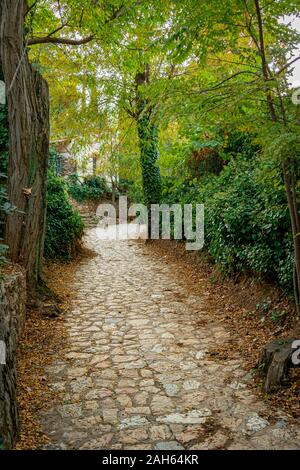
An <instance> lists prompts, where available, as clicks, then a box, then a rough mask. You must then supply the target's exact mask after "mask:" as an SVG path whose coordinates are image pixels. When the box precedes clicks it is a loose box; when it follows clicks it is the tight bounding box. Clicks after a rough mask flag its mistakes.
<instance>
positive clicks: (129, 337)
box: [41, 229, 300, 450]
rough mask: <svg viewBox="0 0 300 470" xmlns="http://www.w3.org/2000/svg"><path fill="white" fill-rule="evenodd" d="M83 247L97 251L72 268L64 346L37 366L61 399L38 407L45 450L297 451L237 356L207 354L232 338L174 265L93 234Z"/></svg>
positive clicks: (298, 441) (283, 420) (297, 439)
mask: <svg viewBox="0 0 300 470" xmlns="http://www.w3.org/2000/svg"><path fill="white" fill-rule="evenodd" d="M86 244H87V246H88V247H89V248H92V249H93V250H94V251H95V252H97V256H95V257H94V258H92V259H88V260H85V261H84V262H83V263H81V264H80V265H79V267H78V272H77V275H76V279H75V281H74V284H75V285H74V291H75V295H76V297H75V299H74V306H73V309H72V311H71V312H70V313H69V314H68V315H67V318H66V328H67V330H68V333H69V341H68V343H67V344H66V345H65V349H64V355H63V356H62V357H63V359H61V358H60V359H57V360H56V362H55V363H53V365H52V366H51V367H48V369H47V373H48V374H49V380H50V383H51V387H53V389H54V390H57V391H58V392H61V395H62V400H61V402H60V403H58V404H57V405H55V407H54V408H52V409H50V410H48V411H44V412H41V420H42V424H43V428H44V431H45V433H46V434H47V435H48V437H49V438H50V441H51V443H50V444H49V445H48V446H47V448H50V449H162V450H173V449H174V450H175V449H224V448H225V449H299V448H300V428H299V427H298V426H296V425H295V424H291V423H289V421H288V418H287V416H285V414H284V413H279V412H278V413H277V414H276V413H275V414H274V413H273V412H271V411H270V410H269V409H268V406H267V405H266V404H265V403H264V402H262V401H260V399H259V398H258V397H257V396H256V395H254V393H253V391H252V390H251V389H250V387H249V386H248V384H247V382H248V381H249V380H250V379H251V378H250V376H249V374H246V372H245V371H244V370H243V364H242V361H241V359H240V358H239V357H238V356H237V357H236V358H235V359H234V360H229V359H227V360H222V359H220V358H216V359H211V356H210V357H209V356H208V352H209V351H213V350H214V349H215V348H218V347H220V346H221V345H223V344H224V343H225V342H226V341H228V340H229V339H230V334H229V332H228V331H226V330H225V329H224V328H223V327H222V326H221V325H218V324H216V323H215V322H213V321H212V320H211V319H210V318H209V315H208V314H207V313H206V311H205V299H203V298H200V297H199V296H196V295H190V293H189V292H188V290H187V288H186V286H185V284H184V280H183V279H182V280H179V277H178V273H177V275H174V270H176V269H178V268H177V267H176V266H174V265H172V263H171V264H164V262H163V260H159V258H156V259H154V258H153V257H151V255H149V254H147V253H146V249H145V247H144V245H142V244H139V243H136V242H126V241H115V242H114V241H101V242H99V241H97V239H96V231H95V229H91V230H89V232H88V234H87V237H86ZM175 274H176V273H175ZM62 282H63V280H62ZM199 320H201V321H200V322H199ZM199 325H200V326H199ZM270 415H271V417H270Z"/></svg>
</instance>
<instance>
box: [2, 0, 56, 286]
mask: <svg viewBox="0 0 300 470" xmlns="http://www.w3.org/2000/svg"><path fill="white" fill-rule="evenodd" d="M26 7H27V5H26V1H25V0H2V2H1V10H0V14H1V23H0V37H1V44H0V58H1V68H2V71H3V76H4V81H5V85H6V92H7V102H8V120H9V168H8V197H9V200H10V202H11V203H12V204H14V205H15V206H16V207H17V208H18V210H19V212H18V213H14V214H12V215H9V216H8V219H7V225H6V234H5V238H6V242H7V244H8V245H9V247H10V257H11V259H12V260H13V261H15V262H18V263H20V264H22V265H23V266H24V267H25V269H26V273H27V282H28V287H29V290H30V291H32V292H34V290H35V287H36V285H37V282H38V279H39V276H40V266H41V258H42V253H43V240H44V227H45V213H46V181H47V178H46V173H47V164H48V150H49V148H48V147H49V95H48V86H47V83H46V82H45V81H44V79H43V78H42V77H41V76H40V75H39V73H38V72H37V71H35V70H34V69H33V68H32V67H31V65H30V63H29V60H28V56H27V52H26V49H25V46H26V45H25V44H24V14H25V12H26Z"/></svg>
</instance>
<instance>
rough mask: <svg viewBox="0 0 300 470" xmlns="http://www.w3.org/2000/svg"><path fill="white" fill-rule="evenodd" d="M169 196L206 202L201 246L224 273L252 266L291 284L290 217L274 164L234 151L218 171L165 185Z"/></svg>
mask: <svg viewBox="0 0 300 470" xmlns="http://www.w3.org/2000/svg"><path fill="white" fill-rule="evenodd" d="M169 183H170V182H169ZM165 186H166V185H165ZM174 197H175V198H176V199H177V201H180V202H182V203H190V202H198V203H204V204H205V243H206V247H207V249H208V251H209V253H210V254H211V255H212V257H213V259H214V260H215V261H216V263H217V264H218V265H219V266H220V268H221V270H222V271H223V273H224V274H227V275H233V274H236V273H239V272H245V271H251V272H253V273H255V274H258V275H261V276H264V277H267V278H269V279H271V280H275V281H277V282H278V283H279V284H280V285H281V286H282V287H284V288H286V289H287V290H289V291H290V290H291V289H292V277H293V263H294V258H293V247H292V237H291V233H290V221H289V215H288V210H287V207H286V200H285V191H284V187H283V185H282V184H281V175H280V171H279V169H278V167H277V166H276V165H275V164H273V165H271V164H267V163H266V162H264V161H263V160H261V159H260V157H253V158H252V159H250V160H247V159H246V158H244V157H243V156H239V157H237V158H235V159H233V160H232V161H230V162H229V164H228V165H227V166H226V167H225V168H224V169H223V171H222V172H221V174H220V175H219V176H214V177H213V178H212V177H210V178H206V180H205V179H203V180H201V181H198V182H194V183H193V184H192V185H190V184H185V185H184V186H183V185H181V186H179V187H176V186H174V185H173V186H172V185H171V186H170V185H169V189H168V190H167V191H166V190H165V192H164V201H166V202H170V201H171V199H172V202H174Z"/></svg>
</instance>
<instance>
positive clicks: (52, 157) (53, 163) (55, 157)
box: [48, 148, 61, 175]
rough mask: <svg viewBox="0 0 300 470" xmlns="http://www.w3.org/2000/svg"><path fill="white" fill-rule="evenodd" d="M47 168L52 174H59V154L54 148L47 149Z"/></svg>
mask: <svg viewBox="0 0 300 470" xmlns="http://www.w3.org/2000/svg"><path fill="white" fill-rule="evenodd" d="M48 167H49V170H50V171H51V172H52V173H53V174H54V175H59V174H60V170H61V155H60V154H59V153H58V152H57V151H56V150H55V149H54V148H50V149H49V162H48Z"/></svg>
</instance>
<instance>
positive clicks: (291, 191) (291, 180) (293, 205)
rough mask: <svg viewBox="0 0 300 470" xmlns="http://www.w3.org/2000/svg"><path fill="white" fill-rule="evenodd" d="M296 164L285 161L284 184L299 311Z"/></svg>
mask: <svg viewBox="0 0 300 470" xmlns="http://www.w3.org/2000/svg"><path fill="white" fill-rule="evenodd" d="M294 172H295V166H294V165H293V162H291V161H290V160H286V161H285V162H284V163H283V175H284V184H285V191H286V195H287V201H288V207H289V214H290V219H291V226H292V236H293V246H294V256H295V272H294V292H295V302H296V307H297V311H298V315H300V311H299V297H300V218H299V209H298V204H297V194H296V179H295V173H294Z"/></svg>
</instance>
